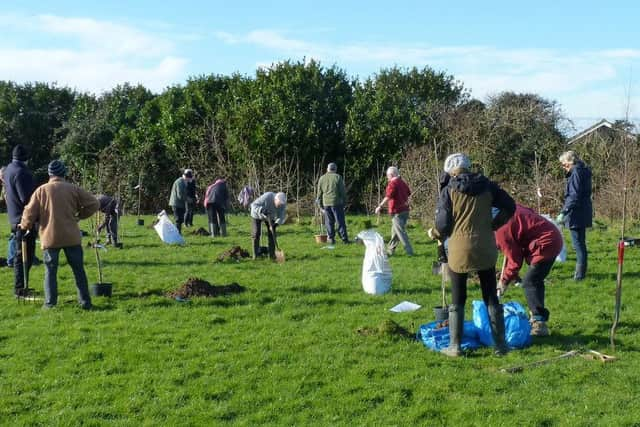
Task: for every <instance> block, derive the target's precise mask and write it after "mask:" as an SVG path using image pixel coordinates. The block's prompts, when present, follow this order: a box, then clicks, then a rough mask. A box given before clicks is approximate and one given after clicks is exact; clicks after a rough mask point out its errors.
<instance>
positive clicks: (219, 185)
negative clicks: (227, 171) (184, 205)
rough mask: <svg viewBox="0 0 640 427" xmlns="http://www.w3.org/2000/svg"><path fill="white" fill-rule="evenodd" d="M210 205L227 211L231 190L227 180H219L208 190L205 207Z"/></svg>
mask: <svg viewBox="0 0 640 427" xmlns="http://www.w3.org/2000/svg"><path fill="white" fill-rule="evenodd" d="M210 204H211V205H216V206H219V207H221V208H223V209H226V207H227V205H228V204H229V190H228V188H227V181H226V180H224V179H219V180H217V181H216V182H214V183H213V184H211V185H210V186H209V187H208V188H207V191H206V194H205V196H204V206H205V207H206V206H208V205H210Z"/></svg>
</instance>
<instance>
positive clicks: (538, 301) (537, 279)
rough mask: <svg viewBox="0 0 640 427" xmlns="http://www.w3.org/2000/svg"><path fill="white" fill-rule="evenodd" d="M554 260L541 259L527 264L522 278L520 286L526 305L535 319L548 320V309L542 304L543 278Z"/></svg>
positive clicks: (547, 273)
mask: <svg viewBox="0 0 640 427" xmlns="http://www.w3.org/2000/svg"><path fill="white" fill-rule="evenodd" d="M553 262H554V260H553V259H552V260H548V261H542V262H540V263H538V264H533V265H531V266H529V270H527V274H525V275H524V278H523V279H522V288H523V289H524V295H525V297H526V298H527V305H528V306H529V310H530V311H531V315H532V317H533V318H534V319H535V320H543V321H545V322H546V321H547V320H549V310H547V309H546V308H545V306H544V293H545V289H544V279H545V278H546V277H547V276H548V275H549V272H550V271H551V267H553Z"/></svg>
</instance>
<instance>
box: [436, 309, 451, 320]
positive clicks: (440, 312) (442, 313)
mask: <svg viewBox="0 0 640 427" xmlns="http://www.w3.org/2000/svg"><path fill="white" fill-rule="evenodd" d="M433 313H434V315H435V316H436V322H442V321H443V320H447V319H448V318H449V307H446V306H445V307H442V306H437V307H433Z"/></svg>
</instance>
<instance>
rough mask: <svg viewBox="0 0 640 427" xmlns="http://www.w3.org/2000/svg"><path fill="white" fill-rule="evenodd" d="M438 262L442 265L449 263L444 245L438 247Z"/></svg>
mask: <svg viewBox="0 0 640 427" xmlns="http://www.w3.org/2000/svg"><path fill="white" fill-rule="evenodd" d="M438 262H441V263H443V264H446V263H447V262H449V259H448V258H447V250H446V249H445V247H444V245H438Z"/></svg>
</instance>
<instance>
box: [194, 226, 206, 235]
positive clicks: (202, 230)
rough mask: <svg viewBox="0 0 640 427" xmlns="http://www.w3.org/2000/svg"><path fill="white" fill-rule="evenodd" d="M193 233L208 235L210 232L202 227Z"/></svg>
mask: <svg viewBox="0 0 640 427" xmlns="http://www.w3.org/2000/svg"><path fill="white" fill-rule="evenodd" d="M191 234H193V235H194V236H208V235H209V232H208V231H207V230H205V229H204V228H202V227H200V228H198V229H197V230H193V231H192V232H191Z"/></svg>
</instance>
